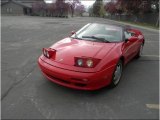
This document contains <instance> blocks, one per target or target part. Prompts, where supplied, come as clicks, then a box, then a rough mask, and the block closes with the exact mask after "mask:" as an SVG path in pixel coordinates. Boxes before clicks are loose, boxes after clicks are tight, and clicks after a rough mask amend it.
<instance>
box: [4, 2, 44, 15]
mask: <svg viewBox="0 0 160 120" xmlns="http://www.w3.org/2000/svg"><path fill="white" fill-rule="evenodd" d="M40 1H43V0H1V14H2V15H32V4H34V3H35V2H40Z"/></svg>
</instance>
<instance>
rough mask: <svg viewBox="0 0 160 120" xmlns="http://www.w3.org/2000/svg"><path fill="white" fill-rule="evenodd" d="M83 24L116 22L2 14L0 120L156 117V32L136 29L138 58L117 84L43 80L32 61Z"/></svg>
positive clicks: (157, 51) (157, 43) (157, 72)
mask: <svg viewBox="0 0 160 120" xmlns="http://www.w3.org/2000/svg"><path fill="white" fill-rule="evenodd" d="M89 22H97V23H108V24H113V23H114V24H116V23H115V22H112V21H109V20H107V19H103V18H89V17H74V18H68V19H66V18H65V19H64V18H47V17H30V16H2V24H1V29H2V31H1V46H2V49H1V51H2V52H1V53H2V54H1V57H2V59H1V75H2V76H1V86H2V88H1V90H2V92H1V107H2V113H1V115H2V119H31V118H32V119H35V118H36V119H38V118H39V119H45V118H48V119H64V118H66V119H71V118H72V119H74V118H77V119H103V118H106V119H158V116H159V109H158V108H157V107H149V106H157V105H158V104H159V33H158V32H155V31H151V30H145V29H140V28H138V29H140V30H141V31H142V32H143V34H144V36H145V40H146V42H145V47H144V51H143V56H142V57H141V58H140V59H135V60H132V61H131V62H130V63H129V64H128V65H127V66H126V67H125V69H124V72H123V76H122V79H121V82H120V84H119V85H118V86H117V87H116V88H114V89H109V88H107V87H106V88H103V89H101V90H98V91H92V92H88V91H79V90H73V89H69V88H65V87H62V86H59V85H56V84H54V83H51V82H49V81H48V80H47V79H46V78H44V77H43V75H42V74H41V71H40V70H39V67H38V65H37V59H38V57H39V56H40V55H41V53H42V51H41V50H42V48H43V47H49V46H51V45H52V44H53V43H55V42H56V41H58V40H60V39H63V38H64V37H66V36H69V35H70V32H71V31H72V30H75V31H76V30H78V29H80V28H81V27H82V26H83V25H85V24H87V23H89Z"/></svg>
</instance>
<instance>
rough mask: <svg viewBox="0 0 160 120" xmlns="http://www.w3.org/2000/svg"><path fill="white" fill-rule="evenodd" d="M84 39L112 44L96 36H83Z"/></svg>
mask: <svg viewBox="0 0 160 120" xmlns="http://www.w3.org/2000/svg"><path fill="white" fill-rule="evenodd" d="M82 38H92V39H95V40H98V41H102V42H110V41H108V40H106V39H105V38H101V37H96V36H82Z"/></svg>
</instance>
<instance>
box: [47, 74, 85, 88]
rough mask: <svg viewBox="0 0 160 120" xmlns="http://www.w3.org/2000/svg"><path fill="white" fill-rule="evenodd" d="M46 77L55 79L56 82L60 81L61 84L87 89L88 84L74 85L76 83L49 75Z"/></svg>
mask: <svg viewBox="0 0 160 120" xmlns="http://www.w3.org/2000/svg"><path fill="white" fill-rule="evenodd" d="M46 75H47V76H48V77H50V78H51V79H54V80H56V81H59V82H62V83H65V84H71V85H75V86H78V87H85V86H86V84H83V83H74V82H70V81H66V80H62V79H59V78H57V77H54V76H52V75H49V74H46Z"/></svg>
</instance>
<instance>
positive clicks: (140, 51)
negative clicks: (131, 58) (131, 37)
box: [136, 44, 143, 58]
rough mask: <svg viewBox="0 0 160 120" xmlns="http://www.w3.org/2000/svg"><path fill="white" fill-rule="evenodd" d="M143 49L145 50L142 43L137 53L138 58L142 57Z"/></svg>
mask: <svg viewBox="0 0 160 120" xmlns="http://www.w3.org/2000/svg"><path fill="white" fill-rule="evenodd" d="M142 51H143V44H141V46H140V48H139V51H138V53H137V55H136V58H140V57H141V56H142Z"/></svg>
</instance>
